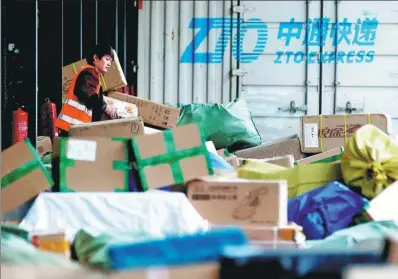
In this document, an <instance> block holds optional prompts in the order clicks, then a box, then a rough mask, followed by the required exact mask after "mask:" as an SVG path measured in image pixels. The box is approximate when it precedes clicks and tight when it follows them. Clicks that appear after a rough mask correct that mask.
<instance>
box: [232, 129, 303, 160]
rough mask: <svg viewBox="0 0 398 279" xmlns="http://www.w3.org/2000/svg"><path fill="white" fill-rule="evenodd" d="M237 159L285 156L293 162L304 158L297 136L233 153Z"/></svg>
mask: <svg viewBox="0 0 398 279" xmlns="http://www.w3.org/2000/svg"><path fill="white" fill-rule="evenodd" d="M235 155H236V156H238V157H239V158H245V159H246V158H248V159H266V158H273V157H279V156H285V155H293V157H294V160H296V161H297V160H300V159H302V158H304V156H303V154H302V153H301V147H300V139H299V137H298V135H293V136H290V137H286V138H282V139H280V140H277V141H272V142H267V143H263V144H261V145H259V146H256V147H252V148H248V149H243V150H239V151H236V152H235Z"/></svg>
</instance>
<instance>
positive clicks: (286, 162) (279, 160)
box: [238, 155, 294, 168]
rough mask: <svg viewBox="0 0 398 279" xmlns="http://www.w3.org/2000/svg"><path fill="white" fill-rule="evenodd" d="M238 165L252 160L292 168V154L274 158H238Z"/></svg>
mask: <svg viewBox="0 0 398 279" xmlns="http://www.w3.org/2000/svg"><path fill="white" fill-rule="evenodd" d="M238 160H239V166H241V165H244V164H245V163H246V162H248V161H254V162H267V163H271V164H274V165H278V166H282V167H285V168H293V167H294V157H293V155H286V156H278V157H274V158H267V159H242V158H238Z"/></svg>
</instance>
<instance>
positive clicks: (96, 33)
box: [95, 0, 98, 44]
mask: <svg viewBox="0 0 398 279" xmlns="http://www.w3.org/2000/svg"><path fill="white" fill-rule="evenodd" d="M95 44H98V1H97V0H96V1H95Z"/></svg>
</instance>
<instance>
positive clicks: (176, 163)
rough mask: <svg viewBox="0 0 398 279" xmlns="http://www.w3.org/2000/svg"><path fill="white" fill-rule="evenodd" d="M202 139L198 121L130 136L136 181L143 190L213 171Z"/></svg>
mask: <svg viewBox="0 0 398 279" xmlns="http://www.w3.org/2000/svg"><path fill="white" fill-rule="evenodd" d="M205 142H206V140H205V138H204V136H203V134H202V133H201V131H200V129H199V127H198V125H197V124H189V125H183V126H179V127H177V128H174V129H169V130H165V131H163V132H161V133H156V134H152V135H146V136H140V137H135V138H132V139H130V140H129V154H130V160H131V162H132V163H133V164H132V165H133V170H134V171H135V173H136V174H137V175H134V177H137V178H138V180H139V181H138V182H137V183H139V184H140V185H141V188H142V190H144V191H146V190H149V189H156V188H161V187H164V186H171V185H175V184H180V183H184V182H186V181H188V180H191V179H194V178H197V177H201V176H205V175H209V174H213V169H212V167H211V164H210V157H209V154H208V150H207V148H206V144H205Z"/></svg>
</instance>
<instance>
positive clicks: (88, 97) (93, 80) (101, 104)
mask: <svg viewBox="0 0 398 279" xmlns="http://www.w3.org/2000/svg"><path fill="white" fill-rule="evenodd" d="M92 71H93V70H91V69H88V70H85V71H83V72H81V73H80V75H79V77H78V78H77V80H76V85H75V92H74V93H75V95H76V97H77V99H78V100H79V102H82V103H83V104H85V106H86V107H87V108H88V109H92V110H93V121H99V120H100V119H101V114H102V113H103V112H106V113H107V114H108V115H109V116H110V117H112V118H117V115H116V114H115V113H116V112H115V111H114V110H111V109H110V108H108V107H107V105H106V102H105V101H104V100H103V98H102V95H100V94H97V92H96V89H97V86H98V84H99V79H98V77H97V74H96V73H94V72H92Z"/></svg>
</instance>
